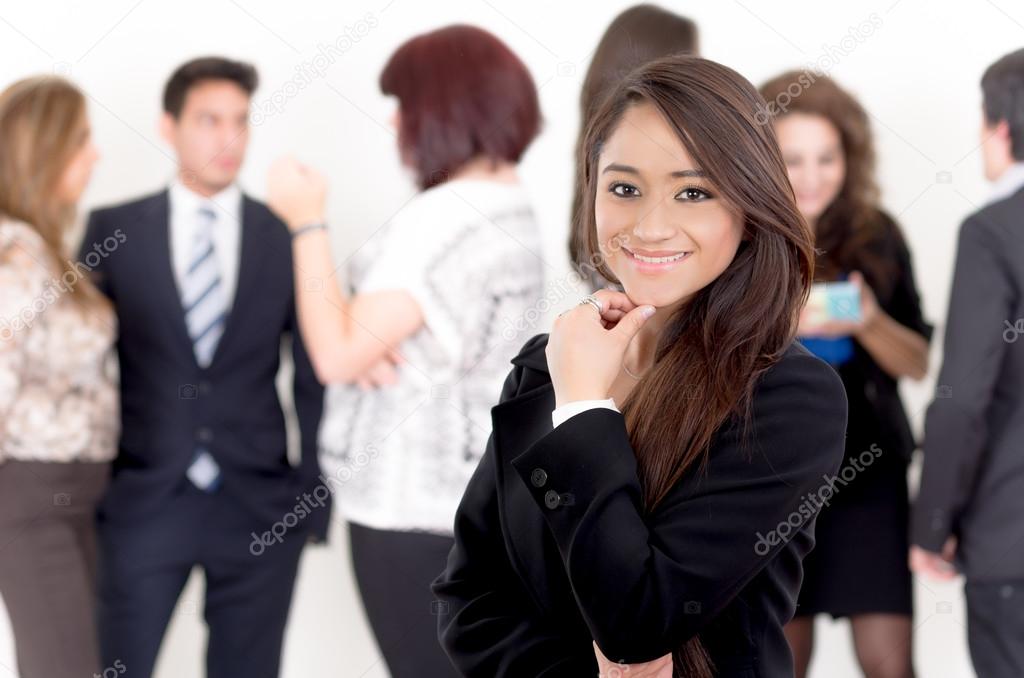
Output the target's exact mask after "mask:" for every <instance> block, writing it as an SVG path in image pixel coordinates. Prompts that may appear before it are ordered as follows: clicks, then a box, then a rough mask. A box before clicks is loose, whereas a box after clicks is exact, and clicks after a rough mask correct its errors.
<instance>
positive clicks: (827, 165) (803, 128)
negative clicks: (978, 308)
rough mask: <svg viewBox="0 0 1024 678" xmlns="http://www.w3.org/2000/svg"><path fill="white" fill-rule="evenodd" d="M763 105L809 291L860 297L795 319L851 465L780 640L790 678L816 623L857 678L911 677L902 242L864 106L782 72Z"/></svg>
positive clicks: (917, 331) (807, 75)
mask: <svg viewBox="0 0 1024 678" xmlns="http://www.w3.org/2000/svg"><path fill="white" fill-rule="evenodd" d="M794 83H796V85H797V86H799V87H800V88H801V89H800V92H799V94H798V95H796V96H793V94H792V88H791V85H793V84H794ZM761 94H762V95H763V96H764V98H765V100H766V101H767V102H768V108H767V111H766V115H765V120H766V122H767V120H768V119H773V120H774V125H775V129H776V132H777V134H778V139H779V146H780V147H781V149H782V155H783V159H784V160H785V162H786V165H787V168H788V170H789V179H790V183H791V184H792V186H793V191H794V192H795V194H796V200H797V205H798V206H799V208H800V211H801V213H802V214H803V216H804V218H805V219H806V220H807V222H808V224H809V225H810V226H811V228H812V230H813V232H814V234H815V246H816V249H817V250H818V259H817V263H816V280H817V281H819V282H821V281H838V280H847V281H849V282H851V283H852V284H853V285H854V286H855V289H856V290H857V295H858V296H857V297H855V298H853V299H852V303H853V306H854V308H849V309H847V311H848V313H847V314H846V317H844V318H840V319H829V320H825V321H823V322H822V321H819V320H816V319H814V318H812V317H811V316H810V314H809V313H808V312H807V309H806V307H805V311H804V313H803V314H802V315H801V319H800V326H799V330H798V336H799V338H800V340H801V342H802V343H803V344H804V345H805V346H807V348H809V349H810V350H811V351H812V352H813V353H815V354H816V355H818V356H819V357H821V358H823V359H825V360H827V361H828V362H830V363H831V364H832V366H833V367H834V368H835V369H836V371H838V372H839V375H840V376H841V377H842V379H843V383H844V385H845V386H846V394H847V400H848V402H849V424H848V427H847V438H846V460H845V462H844V467H843V470H841V473H843V472H844V469H846V468H847V467H850V468H851V470H850V471H845V473H847V474H849V473H851V472H854V473H856V477H855V478H854V479H853V480H852V482H849V483H848V484H845V485H836V490H835V494H834V496H833V497H832V499H831V502H830V505H829V506H827V507H826V508H824V509H823V510H822V512H821V516H820V518H819V519H818V525H817V530H816V537H817V545H816V546H815V548H814V550H813V551H812V552H811V553H810V555H809V556H808V557H807V560H806V561H805V563H804V565H805V576H804V581H803V586H802V589H801V591H800V599H799V606H798V607H797V611H796V616H795V617H794V619H793V620H792V621H791V622H790V623H789V624H788V625H787V626H786V636H787V638H788V639H789V641H790V645H791V647H792V649H793V654H794V659H795V666H796V675H797V676H798V678H802V677H803V676H805V675H806V674H807V667H808V664H809V663H810V659H811V654H812V651H813V646H814V618H815V615H817V614H819V613H828V614H830V615H832V617H833V618H840V617H848V618H849V619H850V625H851V630H852V634H853V642H854V646H855V650H856V655H857V660H858V662H859V664H860V667H861V670H862V671H863V672H864V674H865V675H867V676H873V677H889V676H891V677H893V678H896V677H899V678H906V677H909V676H913V668H912V648H911V635H912V630H913V628H912V608H913V606H912V589H911V577H910V571H909V569H908V567H907V555H906V554H907V547H908V543H907V542H908V537H907V529H908V512H909V502H908V494H907V465H908V463H909V460H910V457H911V455H912V453H913V450H914V448H915V446H916V445H915V441H914V439H913V434H912V432H911V429H910V424H909V422H908V420H907V416H906V413H905V411H904V408H903V403H902V401H901V399H900V395H899V391H898V389H897V382H898V380H899V379H900V378H901V377H905V376H906V377H911V378H913V379H921V378H923V377H924V376H925V373H926V370H927V363H928V341H929V340H930V338H931V333H932V327H931V326H930V325H929V324H928V323H927V322H925V320H924V318H923V317H922V313H921V300H920V297H919V295H918V291H917V287H916V285H915V282H914V272H913V267H912V265H911V256H910V252H909V249H908V247H907V243H906V241H905V239H904V238H903V235H902V233H901V231H900V228H899V226H898V225H897V223H896V222H895V220H893V218H892V217H891V216H889V215H888V214H886V213H885V212H884V211H883V210H882V209H881V207H880V206H879V197H878V188H877V186H876V185H875V180H874V161H875V154H874V149H873V143H872V139H871V131H870V127H869V122H868V116H867V113H866V112H865V110H864V108H863V107H862V106H861V105H860V103H859V102H857V100H856V99H854V98H853V97H852V96H851V95H850V94H849V93H847V92H846V91H844V90H843V89H841V88H840V87H839V86H838V85H837V84H836V83H835V82H834V81H832V80H831V79H830V78H828V77H826V76H824V75H821V74H817V73H811V72H808V71H791V72H788V73H784V74H782V75H780V76H778V77H776V78H774V79H772V80H770V81H769V82H768V83H766V84H765V85H764V86H763V87H762V88H761ZM772 116H774V117H773V118H772ZM869 458H870V461H869V462H865V460H866V459H869ZM846 477H849V476H846Z"/></svg>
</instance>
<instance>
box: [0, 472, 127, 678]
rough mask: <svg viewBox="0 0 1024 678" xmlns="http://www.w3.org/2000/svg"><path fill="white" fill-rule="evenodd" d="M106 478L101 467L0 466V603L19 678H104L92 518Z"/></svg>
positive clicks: (93, 523)
mask: <svg viewBox="0 0 1024 678" xmlns="http://www.w3.org/2000/svg"><path fill="white" fill-rule="evenodd" d="M109 473H110V465H109V464H106V463H90V462H70V463H61V462H52V463H51V462H35V461H15V460H11V459H8V460H7V461H4V462H3V463H0V596H3V601H4V604H5V606H6V607H7V612H8V615H9V616H10V619H11V627H12V629H13V631H14V644H15V652H16V654H17V660H18V671H19V673H20V674H21V678H71V677H72V676H74V677H75V678H81V677H82V676H91V675H94V674H100V675H105V674H103V673H102V671H103V667H101V666H100V665H99V650H98V645H97V640H96V620H95V614H96V612H95V610H96V604H95V596H96V530H95V520H96V518H95V513H96V505H97V502H98V501H99V499H100V497H101V496H102V494H103V490H104V489H105V487H106V484H107V480H108V476H109Z"/></svg>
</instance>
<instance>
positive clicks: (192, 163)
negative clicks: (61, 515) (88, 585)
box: [80, 56, 330, 678]
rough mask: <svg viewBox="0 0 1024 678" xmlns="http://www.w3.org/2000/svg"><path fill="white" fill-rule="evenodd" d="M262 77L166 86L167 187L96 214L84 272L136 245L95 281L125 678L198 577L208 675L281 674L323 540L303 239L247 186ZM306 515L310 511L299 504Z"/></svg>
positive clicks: (216, 67)
mask: <svg viewBox="0 0 1024 678" xmlns="http://www.w3.org/2000/svg"><path fill="white" fill-rule="evenodd" d="M257 81H258V76H257V73H256V70H255V69H254V68H253V67H252V66H251V65H249V64H247V63H243V62H239V61H233V60H231V59H225V58H223V57H217V56H211V57H201V58H198V59H193V60H191V61H188V62H186V63H185V64H182V65H181V66H179V67H178V68H177V69H175V71H174V73H172V74H171V77H170V78H169V79H168V81H167V83H166V85H165V87H164V96H163V114H162V116H161V118H160V130H161V134H162V136H163V139H164V141H166V142H167V144H168V145H169V146H170V147H171V148H172V149H173V151H174V156H175V160H176V163H177V164H176V170H177V171H176V173H175V176H174V177H173V179H172V180H171V182H170V185H169V186H168V187H167V188H164V189H162V190H160V191H158V192H156V193H153V194H151V195H147V196H144V197H141V198H137V199H135V200H131V201H129V202H126V203H123V204H120V205H115V206H113V207H107V208H103V209H99V210H96V211H94V212H93V213H92V214H91V215H90V218H89V224H88V228H87V231H86V236H85V240H84V241H83V245H82V253H81V256H80V258H81V259H82V260H87V257H88V252H89V251H90V250H91V249H92V248H93V247H94V246H95V245H96V244H97V243H103V242H105V241H106V240H107V239H109V237H110V236H111V234H116V233H118V232H123V233H124V236H125V238H126V241H125V244H124V245H123V246H122V247H121V248H120V249H119V250H118V251H117V252H116V253H113V254H111V256H109V257H107V258H105V259H103V260H102V263H101V265H100V266H98V267H97V268H96V269H95V270H94V271H93V273H94V275H95V281H96V282H97V283H98V286H99V288H100V290H101V291H102V292H103V293H104V294H106V295H107V296H108V297H109V298H110V299H111V300H112V301H113V302H114V306H115V310H116V312H117V315H118V327H119V330H120V334H119V337H118V342H117V347H118V355H119V358H120V366H121V402H122V404H123V407H122V410H121V424H122V429H123V430H122V434H121V440H120V445H119V452H118V456H117V459H116V460H115V462H114V468H113V476H112V479H111V482H110V488H109V489H108V491H107V493H106V496H105V497H104V498H103V502H102V504H101V506H100V511H99V535H100V545H101V554H102V557H101V559H100V613H99V619H100V645H101V653H102V658H103V664H104V665H105V666H108V667H109V666H112V665H113V664H114V662H118V661H119V662H121V663H122V664H123V666H124V667H125V670H124V671H123V672H120V673H119V675H121V676H122V678H145V677H147V676H149V675H150V674H151V673H152V671H153V665H154V662H155V660H156V658H157V654H158V652H159V649H160V646H161V644H162V642H163V637H164V634H165V631H166V629H167V625H168V623H169V621H170V619H171V614H172V612H173V611H174V608H175V604H176V603H177V601H178V599H179V597H180V596H181V592H182V589H183V588H184V587H185V584H186V582H187V581H188V579H189V576H190V574H191V573H192V570H193V568H197V567H198V568H202V572H203V577H204V580H205V590H204V592H203V602H202V605H203V618H204V620H205V622H206V625H207V627H208V630H209V640H208V642H207V643H206V647H205V650H206V675H207V676H208V677H209V678H235V677H237V676H245V677H246V678H259V677H263V678H270V677H272V676H277V675H278V667H279V664H280V659H281V648H282V645H283V642H284V631H285V625H286V623H287V620H288V612H289V609H290V607H291V600H292V592H293V589H294V583H295V577H296V574H297V572H298V568H299V560H300V556H301V553H302V548H303V546H304V545H305V544H306V542H307V541H308V540H310V539H314V540H322V539H323V538H324V535H325V532H326V529H327V520H328V511H329V504H327V503H326V502H329V499H330V493H329V492H327V493H326V497H325V499H326V501H325V502H324V503H319V500H318V503H317V504H316V505H311V504H310V499H309V493H311V492H312V493H314V494H317V495H318V497H324V491H323V490H322V489H321V486H320V481H319V476H320V468H319V465H318V464H317V456H316V432H317V426H318V424H319V420H320V411H321V408H322V406H323V387H322V386H321V385H320V384H319V383H318V382H317V380H316V375H315V374H314V373H313V368H312V366H311V365H310V364H309V361H308V359H307V358H306V354H305V351H304V349H303V346H302V340H301V337H300V336H299V332H298V329H297V321H296V313H295V295H294V292H293V290H292V281H293V279H294V276H293V274H292V268H291V266H292V257H291V249H290V247H291V242H290V239H289V235H288V230H287V229H286V228H285V226H284V224H282V223H281V222H280V221H279V220H278V219H277V218H276V217H275V216H274V215H273V214H271V212H270V210H268V209H267V207H266V206H265V205H263V204H262V203H260V202H257V201H256V200H254V199H252V198H250V197H249V196H247V195H246V194H244V193H243V192H242V190H241V188H240V187H239V185H238V184H237V177H238V172H239V170H240V169H241V167H242V163H243V161H244V160H245V154H246V149H247V148H248V142H249V107H250V103H251V96H252V93H253V91H254V90H255V89H256V86H257ZM283 346H290V347H291V349H292V358H293V363H294V371H293V374H292V377H293V378H292V383H291V384H289V386H291V390H292V396H293V400H294V404H295V411H296V414H297V419H298V426H299V429H300V433H301V436H300V437H301V443H300V450H301V458H300V460H299V462H298V464H297V465H294V466H293V465H292V464H291V463H290V461H289V459H288V445H287V437H286V433H287V432H286V429H285V413H284V410H283V408H282V405H281V401H280V399H279V395H278V390H277V375H278V373H279V370H280V368H281V352H282V347H283ZM300 505H301V506H300Z"/></svg>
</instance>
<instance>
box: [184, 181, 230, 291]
mask: <svg viewBox="0 0 1024 678" xmlns="http://www.w3.org/2000/svg"><path fill="white" fill-rule="evenodd" d="M168 196H169V200H170V216H169V218H170V237H171V263H172V265H173V268H174V280H175V282H177V284H178V289H179V290H181V289H183V288H184V287H183V283H184V281H185V275H186V272H187V271H188V265H189V263H191V262H190V261H189V259H190V258H191V256H192V245H193V242H194V239H195V235H196V227H197V226H198V225H199V223H200V220H199V209H200V208H201V207H203V206H208V207H210V208H212V209H213V211H214V213H215V214H216V215H217V216H216V219H215V221H214V225H213V248H214V252H213V253H214V256H216V257H217V265H218V266H219V267H220V278H221V280H220V282H221V289H223V290H224V299H225V300H226V301H227V304H228V307H230V306H231V302H232V300H233V299H234V298H235V288H236V286H237V285H238V262H239V259H240V258H241V241H242V191H241V189H239V188H238V186H237V185H236V184H231V185H230V186H228V187H227V188H225V189H224V190H223V191H221V192H220V193H217V194H216V195H214V196H212V197H209V198H205V197H203V196H201V195H199V194H198V193H195V192H193V191H192V190H190V189H189V188H187V187H186V186H185V185H184V184H182V183H181V181H180V180H175V181H174V182H173V183H172V184H171V186H170V188H169V189H168Z"/></svg>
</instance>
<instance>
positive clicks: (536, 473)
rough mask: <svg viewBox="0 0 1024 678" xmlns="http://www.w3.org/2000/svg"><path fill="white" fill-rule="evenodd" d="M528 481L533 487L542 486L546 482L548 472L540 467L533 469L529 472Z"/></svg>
mask: <svg viewBox="0 0 1024 678" xmlns="http://www.w3.org/2000/svg"><path fill="white" fill-rule="evenodd" d="M530 482H531V483H533V486H534V487H544V483H546V482H548V472H547V471H545V470H544V469H542V468H535V469H533V473H531V474H530Z"/></svg>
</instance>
